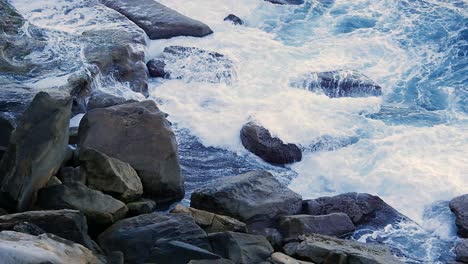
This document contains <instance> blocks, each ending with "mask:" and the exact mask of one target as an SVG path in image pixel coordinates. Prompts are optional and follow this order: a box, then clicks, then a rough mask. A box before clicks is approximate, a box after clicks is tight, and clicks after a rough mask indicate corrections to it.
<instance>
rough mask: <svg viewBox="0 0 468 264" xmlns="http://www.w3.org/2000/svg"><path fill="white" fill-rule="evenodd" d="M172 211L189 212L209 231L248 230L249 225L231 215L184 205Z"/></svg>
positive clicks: (174, 212) (176, 212)
mask: <svg viewBox="0 0 468 264" xmlns="http://www.w3.org/2000/svg"><path fill="white" fill-rule="evenodd" d="M171 213H172V214H188V215H190V216H192V217H193V220H195V223H197V225H199V226H200V227H201V228H203V229H204V230H205V231H206V232H207V233H216V232H225V231H234V232H244V233H245V232H247V227H246V225H245V224H244V223H242V222H240V221H239V220H237V219H234V218H232V217H229V216H224V215H218V214H214V213H210V212H207V211H203V210H198V209H195V208H191V207H185V206H182V205H177V206H176V207H175V208H174V209H173V210H172V211H171Z"/></svg>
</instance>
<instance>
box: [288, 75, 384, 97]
mask: <svg viewBox="0 0 468 264" xmlns="http://www.w3.org/2000/svg"><path fill="white" fill-rule="evenodd" d="M292 85H293V86H294V87H297V88H302V89H307V90H310V91H318V92H321V93H324V94H325V95H327V96H328V97H331V98H335V97H366V96H381V95H382V87H380V86H379V85H378V84H377V83H375V82H374V81H372V80H371V79H369V77H367V76H365V75H364V74H362V73H360V72H357V71H352V70H336V71H329V72H312V73H308V74H305V75H304V76H301V77H299V78H296V79H294V80H293V81H292Z"/></svg>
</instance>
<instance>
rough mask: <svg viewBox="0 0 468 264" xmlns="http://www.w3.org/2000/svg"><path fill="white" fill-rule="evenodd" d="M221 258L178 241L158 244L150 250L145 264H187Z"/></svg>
mask: <svg viewBox="0 0 468 264" xmlns="http://www.w3.org/2000/svg"><path fill="white" fill-rule="evenodd" d="M220 258H221V257H220V256H218V255H216V254H213V253H211V252H209V251H208V250H206V249H202V248H199V247H196V246H193V245H190V244H187V243H184V242H180V241H169V242H167V241H162V242H158V243H157V244H156V246H155V247H153V248H152V249H151V255H150V256H149V258H148V259H147V260H146V262H154V263H171V264H187V263H188V262H190V261H191V260H207V259H220Z"/></svg>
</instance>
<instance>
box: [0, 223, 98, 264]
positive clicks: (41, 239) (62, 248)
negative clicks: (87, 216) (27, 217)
mask: <svg viewBox="0 0 468 264" xmlns="http://www.w3.org/2000/svg"><path fill="white" fill-rule="evenodd" d="M0 259H1V262H2V264H18V263H30V264H33V263H37V264H39V263H50V264H63V263H76V264H89V263H93V264H104V263H106V262H105V261H104V260H102V259H101V258H100V257H98V256H96V255H94V254H93V253H92V252H91V251H90V250H89V249H87V248H85V247H83V246H82V245H79V244H75V243H73V242H71V241H69V240H66V239H63V238H60V237H57V236H54V235H52V234H42V235H39V236H33V235H29V234H24V233H17V232H13V231H2V232H0Z"/></svg>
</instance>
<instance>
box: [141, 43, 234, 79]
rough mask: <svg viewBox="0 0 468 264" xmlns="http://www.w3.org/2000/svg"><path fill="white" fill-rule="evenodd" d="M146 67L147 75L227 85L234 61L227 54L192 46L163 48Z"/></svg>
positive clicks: (232, 74)
mask: <svg viewBox="0 0 468 264" xmlns="http://www.w3.org/2000/svg"><path fill="white" fill-rule="evenodd" d="M181 65H183V67H181ZM147 66H148V70H149V74H150V76H151V77H160V78H165V79H183V80H185V81H187V82H192V81H195V82H210V83H221V82H224V83H228V84H229V83H231V81H232V80H233V78H234V77H235V76H236V71H235V69H234V63H233V62H232V61H231V60H230V59H229V58H228V57H226V56H224V55H223V54H220V53H217V52H213V51H208V50H203V49H199V48H195V47H182V46H169V47H166V48H164V51H163V52H162V53H161V54H160V55H159V56H157V57H156V58H153V59H151V60H150V61H149V62H148V63H147Z"/></svg>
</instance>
